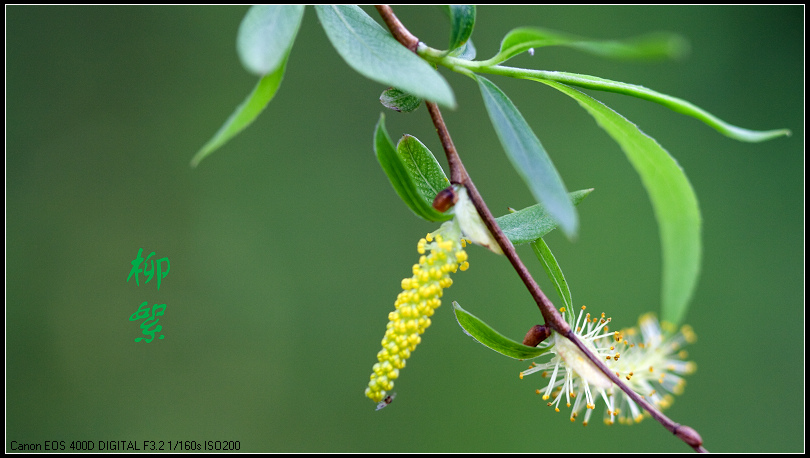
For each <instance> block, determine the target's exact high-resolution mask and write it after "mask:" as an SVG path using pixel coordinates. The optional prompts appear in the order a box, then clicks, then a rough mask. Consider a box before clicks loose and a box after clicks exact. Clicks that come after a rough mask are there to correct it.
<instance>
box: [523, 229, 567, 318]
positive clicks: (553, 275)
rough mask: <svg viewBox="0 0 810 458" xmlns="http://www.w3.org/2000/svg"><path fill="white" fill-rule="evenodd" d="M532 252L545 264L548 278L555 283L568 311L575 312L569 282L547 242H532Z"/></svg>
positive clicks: (539, 240)
mask: <svg viewBox="0 0 810 458" xmlns="http://www.w3.org/2000/svg"><path fill="white" fill-rule="evenodd" d="M532 250H534V254H536V255H537V259H539V260H540V262H541V263H542V264H543V268H545V269H546V274H548V278H549V279H550V280H551V282H552V283H554V288H555V289H556V290H557V294H559V295H560V298H562V300H563V302H564V303H565V308H566V310H573V304H574V303H573V301H572V300H571V290H569V289H568V282H566V281H565V275H563V273H562V269H560V265H559V264H557V259H556V258H555V257H554V255H553V254H552V253H551V249H550V248H549V247H548V245H546V242H545V240H543V239H537V240H535V241H534V242H532Z"/></svg>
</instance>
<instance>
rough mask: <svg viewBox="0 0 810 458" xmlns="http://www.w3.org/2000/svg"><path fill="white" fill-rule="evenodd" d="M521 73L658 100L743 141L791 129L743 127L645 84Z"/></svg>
mask: <svg viewBox="0 0 810 458" xmlns="http://www.w3.org/2000/svg"><path fill="white" fill-rule="evenodd" d="M504 68H508V67H504ZM521 73H523V74H524V75H525V76H518V77H519V78H526V79H530V80H535V81H540V82H547V81H557V82H559V83H564V84H567V85H571V86H578V87H583V88H585V89H595V90H597V91H606V92H615V93H618V94H624V95H630V96H633V97H638V98H640V99H644V100H649V101H651V102H655V103H659V104H661V105H664V106H665V107H667V108H669V109H671V110H673V111H676V112H678V113H681V114H685V115H687V116H691V117H693V118H696V119H699V120H700V121H703V122H704V123H706V124H708V125H709V126H711V127H713V128H714V129H716V130H717V131H718V132H720V133H721V134H723V135H725V136H727V137H731V138H733V139H735V140H740V141H744V142H761V141H765V140H771V139H774V138H777V137H782V136H787V135H790V130H788V129H774V130H764V131H763V130H750V129H744V128H742V127H737V126H734V125H731V124H729V123H727V122H725V121H723V120H722V119H720V118H718V117H716V116H714V115H713V114H711V113H709V112H707V111H705V110H703V109H702V108H699V107H697V106H695V105H692V104H691V103H689V102H687V101H686V100H683V99H679V98H677V97H672V96H671V95H666V94H662V93H660V92H656V91H653V90H652V89H648V88H646V87H644V86H638V85H635V84H628V83H622V82H619V81H611V80H607V79H604V78H599V77H596V76H589V75H579V74H576V73H565V72H548V71H542V70H530V71H526V72H521ZM529 75H530V76H529Z"/></svg>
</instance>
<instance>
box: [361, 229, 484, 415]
mask: <svg viewBox="0 0 810 458" xmlns="http://www.w3.org/2000/svg"><path fill="white" fill-rule="evenodd" d="M416 250H417V252H418V253H419V254H420V255H422V256H420V258H419V264H414V266H413V268H412V273H413V276H412V277H410V278H405V279H403V280H402V282H401V284H400V285H401V286H402V290H403V291H402V292H401V293H399V295H398V296H397V300H396V302H394V307H395V308H396V310H395V311H393V312H390V313H389V314H388V320H389V322H388V324H387V326H386V331H385V335H384V336H383V339H382V342H381V344H382V350H380V351H379V353H377V361H378V362H377V363H376V364H374V366H373V367H372V371H373V372H372V374H371V377H370V381H369V382H368V388H366V392H365V394H366V396H367V397H368V398H370V399H371V400H372V401H374V402H380V401H382V400H383V399H384V398H385V396H386V394H387V393H388V392H390V391H391V389H393V387H394V380H395V379H397V378H398V377H399V371H400V370H401V369H402V368H404V367H405V361H406V360H407V359H408V358H409V357H410V356H411V353H412V352H413V351H414V350H415V349H416V346H417V345H419V343H420V342H421V341H422V338H421V336H420V334H422V333H424V332H425V330H426V329H427V328H428V327H429V326H430V323H431V321H430V317H431V316H433V313H434V311H435V309H436V308H438V307H439V306H440V305H441V303H442V302H441V299H440V298H441V297H442V290H443V289H444V288H448V287H450V285H452V284H453V280H452V279H451V278H450V273H451V272H456V271H457V270H459V269H460V270H467V268H468V267H469V262H467V253H466V252H465V251H464V250H463V249H462V238H461V230H460V228H459V226H458V223H457V222H456V221H455V220H453V221H450V222H447V223H445V224H443V225H442V227H441V228H440V229H439V230H438V231H436V232H434V233H432V234H428V235H427V236H426V237H425V238H423V239H420V240H419V243H418V244H417V246H416Z"/></svg>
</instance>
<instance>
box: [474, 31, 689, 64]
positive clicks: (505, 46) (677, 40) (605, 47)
mask: <svg viewBox="0 0 810 458" xmlns="http://www.w3.org/2000/svg"><path fill="white" fill-rule="evenodd" d="M544 46H568V47H572V48H576V49H580V50H582V51H585V52H589V53H591V54H596V55H599V56H603V57H611V58H619V59H670V58H678V57H681V56H683V55H684V54H686V53H687V52H688V49H689V45H688V43H687V42H686V40H685V39H683V37H681V36H679V35H675V34H671V33H666V32H658V33H652V34H648V35H643V36H639V37H633V38H628V39H624V40H593V39H590V38H584V37H578V36H576V35H572V34H568V33H563V32H557V31H554V30H548V29H542V28H539V27H519V28H516V29H513V30H511V31H510V32H509V33H507V34H506V36H505V37H504V38H503V41H501V49H500V52H498V54H497V55H495V57H493V58H492V59H489V60H488V61H486V63H487V64H488V65H494V64H498V63H501V62H504V61H506V60H508V59H511V58H512V57H514V56H516V55H518V54H520V53H522V52H526V51H528V50H529V49H531V48H542V47H544Z"/></svg>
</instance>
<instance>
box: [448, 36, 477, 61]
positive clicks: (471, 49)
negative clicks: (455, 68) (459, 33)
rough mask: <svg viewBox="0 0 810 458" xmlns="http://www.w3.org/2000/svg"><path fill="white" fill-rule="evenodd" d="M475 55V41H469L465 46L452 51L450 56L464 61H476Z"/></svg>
mask: <svg viewBox="0 0 810 458" xmlns="http://www.w3.org/2000/svg"><path fill="white" fill-rule="evenodd" d="M475 53H476V50H475V46H474V45H473V41H472V40H467V42H466V43H464V46H462V47H460V48H456V49H454V50H452V51H450V53H449V54H448V56H450V57H455V58H458V59H464V60H473V59H475Z"/></svg>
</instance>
